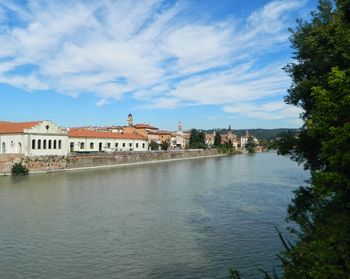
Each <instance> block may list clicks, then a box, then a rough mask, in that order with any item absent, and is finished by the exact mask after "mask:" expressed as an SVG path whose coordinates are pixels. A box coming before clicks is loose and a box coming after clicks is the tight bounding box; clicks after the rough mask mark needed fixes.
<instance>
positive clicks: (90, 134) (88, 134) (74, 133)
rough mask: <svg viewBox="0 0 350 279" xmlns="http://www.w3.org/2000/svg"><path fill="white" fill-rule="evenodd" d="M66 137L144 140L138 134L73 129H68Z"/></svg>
mask: <svg viewBox="0 0 350 279" xmlns="http://www.w3.org/2000/svg"><path fill="white" fill-rule="evenodd" d="M68 137H71V138H103V139H139V140H145V138H144V137H143V136H141V135H139V134H129V133H113V132H101V131H93V130H84V129H75V128H71V129H69V131H68Z"/></svg>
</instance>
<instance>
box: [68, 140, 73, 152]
mask: <svg viewBox="0 0 350 279" xmlns="http://www.w3.org/2000/svg"><path fill="white" fill-rule="evenodd" d="M69 150H70V152H74V142H71V143H70V146H69Z"/></svg>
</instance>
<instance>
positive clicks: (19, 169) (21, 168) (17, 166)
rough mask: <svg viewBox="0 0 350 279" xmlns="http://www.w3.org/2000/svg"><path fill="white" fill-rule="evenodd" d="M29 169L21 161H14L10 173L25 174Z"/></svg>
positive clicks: (15, 174)
mask: <svg viewBox="0 0 350 279" xmlns="http://www.w3.org/2000/svg"><path fill="white" fill-rule="evenodd" d="M28 172H29V170H28V169H27V167H26V166H25V165H23V164H22V163H14V165H13V166H12V170H11V173H12V175H14V176H20V175H27V174H28Z"/></svg>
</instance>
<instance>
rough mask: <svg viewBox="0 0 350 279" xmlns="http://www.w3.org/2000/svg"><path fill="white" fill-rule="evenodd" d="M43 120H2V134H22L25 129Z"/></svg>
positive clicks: (0, 132)
mask: <svg viewBox="0 0 350 279" xmlns="http://www.w3.org/2000/svg"><path fill="white" fill-rule="evenodd" d="M40 122H42V121H32V122H0V134H21V133H23V132H24V130H25V129H30V128H32V127H34V126H36V125H38V124H39V123H40Z"/></svg>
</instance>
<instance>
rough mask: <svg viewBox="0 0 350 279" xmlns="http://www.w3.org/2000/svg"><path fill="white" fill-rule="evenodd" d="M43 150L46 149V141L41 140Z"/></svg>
mask: <svg viewBox="0 0 350 279" xmlns="http://www.w3.org/2000/svg"><path fill="white" fill-rule="evenodd" d="M43 149H46V140H43Z"/></svg>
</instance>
